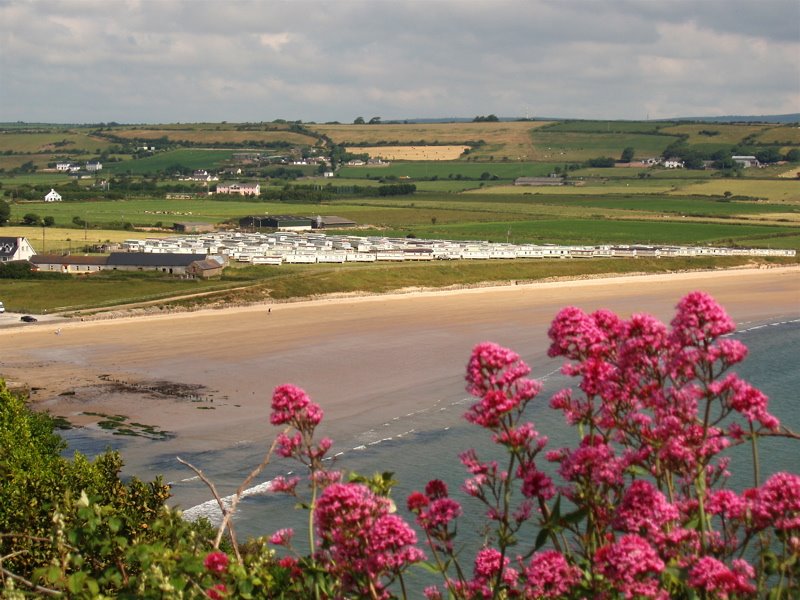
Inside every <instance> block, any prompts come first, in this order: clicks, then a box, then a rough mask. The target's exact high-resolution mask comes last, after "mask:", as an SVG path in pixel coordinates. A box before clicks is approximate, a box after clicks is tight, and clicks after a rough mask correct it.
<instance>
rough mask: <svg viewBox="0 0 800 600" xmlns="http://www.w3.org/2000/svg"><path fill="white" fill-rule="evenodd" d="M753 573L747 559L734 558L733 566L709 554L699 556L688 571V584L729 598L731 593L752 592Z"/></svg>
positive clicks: (717, 595) (714, 594)
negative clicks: (730, 566)
mask: <svg viewBox="0 0 800 600" xmlns="http://www.w3.org/2000/svg"><path fill="white" fill-rule="evenodd" d="M754 575H755V572H754V571H753V567H751V566H750V564H749V563H748V562H747V561H744V560H734V561H733V568H732V569H729V568H728V567H727V566H726V565H725V564H724V563H722V562H720V561H719V560H717V559H716V558H713V557H711V556H703V557H701V558H700V559H699V560H698V561H697V562H696V563H695V564H694V566H693V567H692V568H691V570H690V571H689V585H690V586H691V587H693V588H694V589H696V590H702V591H704V592H707V593H709V594H712V595H713V596H714V597H715V598H723V599H726V598H729V597H730V595H731V594H734V595H738V594H747V595H749V594H753V593H754V592H755V591H756V587H755V585H753V584H752V583H751V582H750V580H751V579H752V578H753V576H754Z"/></svg>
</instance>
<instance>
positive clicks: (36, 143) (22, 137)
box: [0, 129, 112, 155]
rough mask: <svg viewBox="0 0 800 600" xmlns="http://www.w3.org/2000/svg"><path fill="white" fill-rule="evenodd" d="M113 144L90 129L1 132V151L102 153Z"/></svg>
mask: <svg viewBox="0 0 800 600" xmlns="http://www.w3.org/2000/svg"><path fill="white" fill-rule="evenodd" d="M111 145H112V143H111V142H109V141H108V140H107V139H104V138H101V137H97V136H92V135H89V132H88V131H74V130H69V129H62V130H53V131H52V132H48V133H9V132H4V133H0V152H6V151H8V150H11V151H13V152H22V153H40V152H44V153H52V154H54V155H58V154H63V155H66V154H72V153H75V152H78V153H79V154H100V153H101V152H102V151H103V150H107V149H108V148H109V147H110V146H111Z"/></svg>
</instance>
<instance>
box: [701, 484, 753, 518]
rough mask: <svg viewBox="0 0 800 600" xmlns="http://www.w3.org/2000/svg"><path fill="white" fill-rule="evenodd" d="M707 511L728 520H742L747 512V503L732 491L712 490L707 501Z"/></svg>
mask: <svg viewBox="0 0 800 600" xmlns="http://www.w3.org/2000/svg"><path fill="white" fill-rule="evenodd" d="M705 507H706V511H708V513H709V514H712V515H721V516H723V517H725V518H726V519H741V518H743V517H744V516H745V512H746V510H747V501H746V500H745V499H744V498H742V497H740V496H737V495H736V492H733V491H731V490H712V491H711V492H709V494H708V499H707V500H706V505H705Z"/></svg>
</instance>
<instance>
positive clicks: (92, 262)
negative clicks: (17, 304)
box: [29, 254, 108, 274]
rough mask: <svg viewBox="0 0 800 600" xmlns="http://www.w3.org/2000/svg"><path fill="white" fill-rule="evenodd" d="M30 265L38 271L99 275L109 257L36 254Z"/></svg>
mask: <svg viewBox="0 0 800 600" xmlns="http://www.w3.org/2000/svg"><path fill="white" fill-rule="evenodd" d="M29 260H30V263H31V264H32V265H33V266H34V268H35V269H36V270H37V271H58V272H59V273H76V274H81V273H97V272H98V271H102V270H103V269H104V268H105V266H106V264H107V263H108V257H107V256H77V255H72V254H68V255H66V256H63V255H61V254H36V255H35V256H32V257H31V258H30V259H29Z"/></svg>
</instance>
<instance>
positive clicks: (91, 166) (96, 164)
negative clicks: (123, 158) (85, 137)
mask: <svg viewBox="0 0 800 600" xmlns="http://www.w3.org/2000/svg"><path fill="white" fill-rule="evenodd" d="M102 169H103V163H101V162H100V161H97V160H95V161H89V162H87V163H86V170H87V171H100V170H102Z"/></svg>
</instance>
